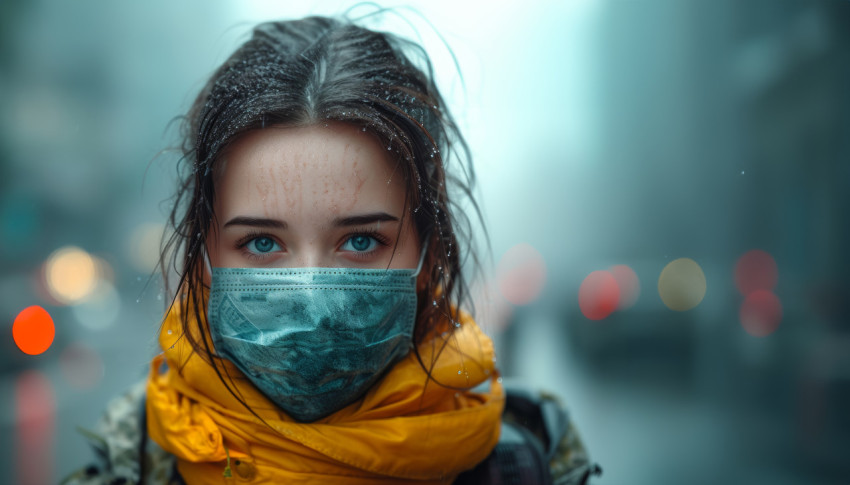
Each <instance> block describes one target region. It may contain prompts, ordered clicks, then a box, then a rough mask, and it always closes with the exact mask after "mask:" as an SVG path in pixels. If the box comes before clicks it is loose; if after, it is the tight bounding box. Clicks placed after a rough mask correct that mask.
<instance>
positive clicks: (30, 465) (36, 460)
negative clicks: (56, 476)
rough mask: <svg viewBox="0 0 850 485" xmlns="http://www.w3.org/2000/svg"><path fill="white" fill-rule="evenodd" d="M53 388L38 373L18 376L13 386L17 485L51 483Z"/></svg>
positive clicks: (32, 372)
mask: <svg viewBox="0 0 850 485" xmlns="http://www.w3.org/2000/svg"><path fill="white" fill-rule="evenodd" d="M55 415H56V399H55V397H54V394H53V386H52V385H51V384H50V381H49V380H48V379H47V377H46V376H45V375H44V374H42V373H41V372H38V371H26V372H23V373H21V374H20V375H19V376H18V378H17V381H16V382H15V420H16V431H17V441H16V446H15V448H16V452H17V457H16V458H17V459H16V466H17V482H16V483H20V484H22V485H42V484H44V483H52V482H53V480H52V478H53V477H52V476H51V475H52V470H53V468H52V463H53V439H54V433H55V429H54V418H55Z"/></svg>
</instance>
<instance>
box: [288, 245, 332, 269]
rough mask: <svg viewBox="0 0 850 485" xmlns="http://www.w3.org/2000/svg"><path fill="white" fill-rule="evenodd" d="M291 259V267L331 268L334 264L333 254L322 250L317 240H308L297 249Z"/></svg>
mask: <svg viewBox="0 0 850 485" xmlns="http://www.w3.org/2000/svg"><path fill="white" fill-rule="evenodd" d="M293 256H294V257H293V258H291V259H290V263H291V264H290V265H289V267H291V268H331V267H333V266H334V262H333V258H332V254H330V253H327V252H326V251H322V250H321V246H320V245H319V244H316V243H315V242H312V241H311V242H307V243H305V244H303V245H299V247H298V248H297V249H296V250H295V254H293Z"/></svg>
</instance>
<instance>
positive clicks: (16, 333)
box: [12, 305, 56, 355]
mask: <svg viewBox="0 0 850 485" xmlns="http://www.w3.org/2000/svg"><path fill="white" fill-rule="evenodd" d="M55 336H56V328H55V327H54V325H53V318H52V317H51V316H50V313H48V312H47V310H45V309H44V308H42V307H40V306H38V305H33V306H30V307H27V308H24V309H23V310H21V312H20V313H18V316H17V317H15V322H14V323H13V324H12V338H13V339H14V340H15V345H17V346H18V348H19V349H21V351H22V352H23V353H25V354H29V355H38V354H41V353H44V352H45V351H46V350H47V349H49V348H50V345H51V344H52V343H53V338H54V337H55Z"/></svg>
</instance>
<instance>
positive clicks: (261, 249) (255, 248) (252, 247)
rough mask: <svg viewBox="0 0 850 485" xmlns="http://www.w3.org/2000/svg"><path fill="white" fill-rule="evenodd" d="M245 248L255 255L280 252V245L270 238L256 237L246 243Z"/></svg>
mask: <svg viewBox="0 0 850 485" xmlns="http://www.w3.org/2000/svg"><path fill="white" fill-rule="evenodd" d="M245 248H246V249H247V250H248V251H249V252H252V253H255V254H264V253H270V252H272V251H280V245H279V244H278V243H276V242H274V239H272V238H270V237H257V238H254V239H251V240H250V241H248V244H246V245H245Z"/></svg>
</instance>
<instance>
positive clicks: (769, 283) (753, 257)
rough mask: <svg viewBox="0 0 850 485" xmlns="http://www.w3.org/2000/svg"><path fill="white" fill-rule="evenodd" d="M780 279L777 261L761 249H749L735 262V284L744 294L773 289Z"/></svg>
mask: <svg viewBox="0 0 850 485" xmlns="http://www.w3.org/2000/svg"><path fill="white" fill-rule="evenodd" d="M778 279H779V269H778V267H777V266H776V261H775V260H774V259H773V256H771V255H770V254H769V253H768V252H766V251H762V250H761V249H753V250H752V251H747V252H746V253H744V255H742V256H741V257H740V258H738V262H737V263H736V264H735V286H736V287H737V288H738V291H740V292H741V294H742V295H744V296H747V295H749V294H750V293H752V292H754V291H757V290H767V291H773V289H774V288H775V287H776V282H777V281H778Z"/></svg>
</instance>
